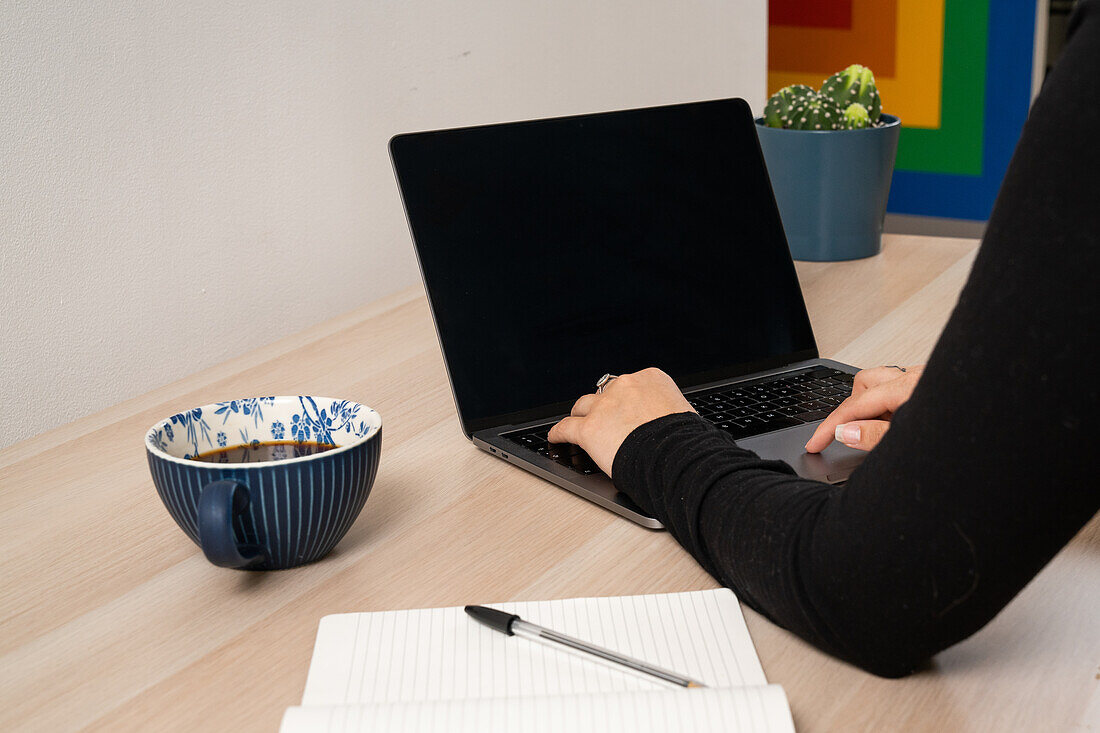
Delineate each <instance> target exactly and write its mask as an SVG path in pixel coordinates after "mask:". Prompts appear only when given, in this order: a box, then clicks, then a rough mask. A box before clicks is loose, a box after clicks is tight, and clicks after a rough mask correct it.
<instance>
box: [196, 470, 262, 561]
mask: <svg viewBox="0 0 1100 733" xmlns="http://www.w3.org/2000/svg"><path fill="white" fill-rule="evenodd" d="M249 501H250V497H249V495H248V489H247V488H245V486H244V484H240V483H237V482H236V481H229V480H221V481H214V482H212V483H209V484H207V485H206V486H204V487H203V488H202V494H201V495H200V496H199V544H200V545H202V551H203V554H205V555H206V559H207V560H209V561H210V562H212V563H214V564H215V565H217V566H218V567H222V568H241V569H243V568H249V567H252V566H253V565H259V564H261V563H266V562H268V560H270V558H269V557H268V554H267V550H265V549H264V548H263V547H261V546H260V545H250V544H245V543H240V542H237V540H236V538H235V537H234V536H233V519H234V518H235V517H236V516H237V515H238V514H240V513H241V512H243V511H244V510H245V509H247V508H248V502H249Z"/></svg>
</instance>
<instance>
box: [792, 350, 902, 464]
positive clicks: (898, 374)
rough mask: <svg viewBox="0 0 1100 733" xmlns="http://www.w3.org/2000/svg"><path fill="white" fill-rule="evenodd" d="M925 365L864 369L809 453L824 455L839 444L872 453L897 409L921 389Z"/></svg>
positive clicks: (812, 442)
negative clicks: (834, 441)
mask: <svg viewBox="0 0 1100 733" xmlns="http://www.w3.org/2000/svg"><path fill="white" fill-rule="evenodd" d="M923 371H924V365H923V364H921V365H919V366H911V367H906V368H905V369H904V370H903V369H902V368H901V367H894V366H888V367H886V366H881V367H875V368H874V369H864V370H863V371H861V372H859V373H857V374H856V378H855V380H854V382H853V383H852V396H851V397H849V398H848V399H846V400H844V401H843V402H841V403H840V404H839V405H838V406H837V408H836V409H835V410H833V411H832V413H831V414H830V415H829V416H828V417H827V418H825V419H824V420H823V421H822V423H821V424H820V425H818V426H817V430H816V431H815V432H814V434H813V436H812V437H811V438H810V440H809V441H808V442H807V443H806V451H807V452H809V453H820V452H821V451H823V450H825V448H826V447H827V446H828V445H829V443H832V442H833V440H834V439H835V440H838V441H840V442H841V443H844V445H847V446H849V447H851V448H859V449H860V450H871V449H872V448H874V447H875V446H876V445H878V442H879V441H880V440H882V436H883V435H886V431H887V430H889V429H890V420H891V418H893V417H894V413H895V412H897V409H898V408H899V407H901V406H902V405H903V404H905V402H906V400H908V399H909V395H911V394H913V388H914V387H916V386H917V380H919V379H920V375H921V373H922V372H923Z"/></svg>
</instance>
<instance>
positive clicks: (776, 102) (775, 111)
mask: <svg viewBox="0 0 1100 733" xmlns="http://www.w3.org/2000/svg"><path fill="white" fill-rule="evenodd" d="M816 94H817V92H815V91H814V90H813V89H811V88H810V87H808V86H806V85H805V84H792V85H791V86H789V87H783V88H782V89H780V90H779V91H778V92H776V93H775V94H773V95H772V96H771V98H770V99H769V100H768V104H767V106H766V107H764V123H765V124H766V125H767V126H768V127H790V123H791V109H792V108H793V107H794V106H796V105H797V104H799V103H801V102H802V101H804V100H805V98H806V97H808V96H812V95H816Z"/></svg>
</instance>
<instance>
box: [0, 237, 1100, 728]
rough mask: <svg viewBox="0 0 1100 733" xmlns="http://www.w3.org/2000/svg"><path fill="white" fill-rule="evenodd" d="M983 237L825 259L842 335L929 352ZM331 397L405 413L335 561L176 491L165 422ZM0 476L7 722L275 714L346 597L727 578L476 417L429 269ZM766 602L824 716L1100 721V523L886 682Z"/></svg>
mask: <svg viewBox="0 0 1100 733" xmlns="http://www.w3.org/2000/svg"><path fill="white" fill-rule="evenodd" d="M974 251H975V243H974V242H972V241H969V240H950V239H931V238H919V237H888V238H887V243H886V247H885V251H884V253H883V254H882V255H880V256H879V257H876V258H873V259H870V260H865V261H860V262H850V263H837V264H813V263H800V264H799V266H798V270H799V275H800V277H801V279H802V284H803V287H804V289H805V292H806V299H807V302H808V305H809V310H810V315H811V317H812V319H813V325H814V329H815V331H816V332H817V336H818V342H819V344H820V349H821V352H822V354H823V355H826V356H834V357H836V358H838V359H841V360H843V361H847V362H849V363H852V364H857V365H864V366H870V365H875V364H880V363H903V364H904V363H910V362H917V361H921V360H923V359H924V358H925V357H926V355H927V354H928V352H929V351H930V350H931V348H932V345H933V343H934V342H935V339H936V336H937V334H938V332H939V330H940V328H941V327H942V325H943V323H944V322H945V320H946V318H947V316H948V314H949V312H950V310H951V308H952V306H953V304H954V301H955V299H956V296H957V294H958V291H959V289H960V287H961V285H962V284H963V282H964V279H965V277H966V274H967V272H968V270H969V268H970V265H971V262H972V261H973V254H974ZM310 393H313V394H325V395H334V396H342V397H347V398H349V399H354V400H358V401H360V402H364V403H366V404H369V405H371V406H373V407H376V408H377V409H378V410H379V411H380V412H381V414H382V417H383V420H384V424H385V432H384V435H385V445H384V450H383V454H382V466H381V470H380V472H379V475H378V480H377V483H376V484H375V487H374V492H373V494H372V495H371V497H370V500H369V501H368V502H367V505H366V508H365V509H364V511H363V513H362V515H361V516H360V517H359V520H358V522H357V523H356V524H355V525H354V526H353V527H352V529H351V531H350V532H349V534H348V535H347V537H345V538H344V540H343V542H342V543H341V544H340V545H339V547H337V548H336V550H335V552H333V554H332V555H330V556H329V557H328V558H327V559H325V560H323V561H321V562H320V563H317V564H314V565H312V566H309V567H304V568H299V569H296V570H288V571H282V572H272V573H249V572H236V571H230V570H222V569H218V568H215V567H213V566H211V565H210V564H208V563H207V562H206V561H205V560H204V559H203V557H202V555H201V553H200V552H199V550H198V548H196V547H195V546H194V545H193V544H192V543H191V542H190V540H188V539H187V538H186V537H185V536H184V534H183V533H182V532H181V531H180V530H179V529H178V528H177V527H176V525H175V524H174V523H173V522H172V520H171V519H170V518H169V516H168V513H167V512H166V511H165V509H164V508H163V506H162V505H161V503H160V500H159V499H158V498H157V496H156V494H155V492H154V490H153V485H152V482H151V480H150V478H149V474H148V469H147V467H146V463H145V454H144V447H143V444H142V440H143V437H144V433H145V431H146V429H147V428H148V427H149V426H150V425H151V424H152V423H153V422H154V421H156V420H158V419H160V418H162V417H164V416H166V415H169V414H172V413H173V412H176V411H178V410H180V409H182V408H186V407H190V406H194V405H199V404H205V403H208V402H213V401H216V400H221V399H228V398H230V397H237V396H245V395H258V394H310ZM0 487H2V489H0V730H11V729H13V728H16V729H18V728H28V729H39V730H51V731H52V730H61V729H71V728H80V727H85V726H89V727H93V728H101V729H113V730H117V729H146V730H153V729H155V730H166V729H179V730H264V731H272V730H275V728H276V727H277V725H278V722H279V720H280V717H281V716H282V714H283V709H284V708H285V707H287V706H288V705H294V704H297V703H298V702H299V701H300V699H301V695H302V691H303V688H304V684H305V678H306V671H307V669H308V667H309V660H310V653H311V650H312V646H313V639H314V634H315V633H316V630H317V622H318V620H319V619H320V618H321V616H323V615H325V614H328V613H337V612H346V611H367V610H383V609H396V608H411V607H421V606H450V605H461V604H464V603H473V602H483V601H503V600H509V599H546V598H559V597H570V596H584V595H612V594H635V593H654V592H671V591H682V590H694V589H702V588H711V587H714V585H715V583H714V581H713V580H712V579H711V578H710V577H709V576H708V575H707V574H706V573H704V572H703V571H702V570H701V569H700V568H699V566H698V565H696V563H695V562H694V560H692V559H691V558H690V557H689V556H688V555H687V554H686V553H685V552H683V551H682V550H681V549H680V548H679V546H678V545H677V544H676V543H675V542H674V541H673V540H672V538H671V537H669V535H668V534H667V533H663V532H652V531H649V530H645V529H642V528H640V527H637V526H635V525H633V524H631V523H629V522H627V521H624V520H622V519H619V518H618V517H615V516H613V515H612V514H610V513H608V512H605V511H603V510H602V509H599V508H598V507H596V506H594V505H592V504H589V503H587V502H585V501H582V500H581V499H578V498H576V497H574V496H573V495H571V494H569V493H567V492H564V491H562V490H560V489H558V488H556V487H554V486H552V485H551V484H549V483H546V482H543V481H541V480H539V479H537V478H535V477H533V476H531V475H529V474H527V473H525V472H523V471H521V470H519V469H517V468H515V467H512V466H509V465H507V464H505V463H503V462H501V461H499V460H497V459H495V458H493V457H491V456H489V455H487V454H485V453H483V452H481V451H478V450H476V449H475V448H473V446H471V445H470V444H469V443H468V442H467V441H466V440H465V438H463V437H462V435H461V433H460V431H459V427H458V421H457V417H456V415H455V410H454V404H453V402H452V399H451V394H450V391H449V389H448V386H447V379H446V375H445V373H444V370H443V361H442V359H441V358H440V353H439V349H438V347H437V345H436V337H435V332H434V330H433V328H432V324H431V321H430V318H429V314H428V308H427V305H426V302H425V300H424V298H423V296H422V294H421V290H420V289H419V288H410V289H407V290H404V291H402V292H400V293H398V294H396V295H393V296H391V297H388V298H385V299H384V300H381V301H379V302H377V303H374V304H371V305H368V306H366V307H363V308H361V309H359V310H357V311H354V312H352V313H349V314H347V315H344V316H340V317H338V318H335V319H332V320H330V321H327V322H325V323H323V324H321V325H319V326H317V327H315V328H312V329H310V330H308V331H306V332H303V333H300V334H298V335H295V336H292V337H289V338H287V339H284V340H282V341H280V342H278V343H276V344H273V345H271V346H269V347H266V348H263V349H259V350H257V351H254V352H251V353H249V354H246V355H245V356H242V357H240V358H236V359H232V360H230V361H228V362H226V363H224V364H222V365H219V366H216V367H213V368H211V369H207V370H204V371H202V372H200V373H198V374H195V375H193V376H191V377H188V378H186V379H183V380H181V381H179V382H176V383H174V384H171V385H168V386H166V387H164V388H162V389H158V390H156V391H154V392H151V393H149V394H146V395H143V396H141V397H138V398H135V399H132V400H129V401H127V402H124V403H122V404H120V405H117V406H115V407H113V408H111V409H108V410H105V411H103V412H101V413H98V414H96V415H93V416H91V417H88V418H85V419H82V420H78V421H76V422H74V423H71V424H68V425H65V426H62V427H60V428H57V429H55V430H53V431H50V432H49V433H46V434H44V435H42V436H39V437H36V438H33V439H31V440H27V441H24V442H22V443H19V444H17V445H15V446H12V447H10V448H8V449H6V450H4V451H2V452H0ZM1036 488H1037V490H1041V487H1036ZM517 506H521V507H522V508H523V510H522V511H518V512H517V511H515V507H517ZM746 614H747V616H748V622H749V627H750V629H751V631H752V635H753V639H754V640H755V642H756V646H757V649H758V650H759V653H760V657H761V659H762V661H763V664H764V670H765V671H766V673H767V675H768V679H769V680H771V681H773V682H778V683H781V684H782V685H783V686H784V687H785V688H786V690H787V694H788V696H789V697H790V701H791V706H792V709H793V711H794V717H795V722H796V724H797V725H798V727H799V729H800V730H803V731H809V730H853V729H923V730H1005V729H1015V730H1040V729H1051V730H1066V729H1069V728H1072V727H1073V726H1074V725H1076V724H1081V723H1084V721H1085V720H1086V719H1088V720H1091V721H1093V722H1094V723H1095V721H1096V720H1097V719H1098V718H1100V694H1098V692H1097V690H1098V685H1100V683H1098V682H1097V678H1098V677H1100V668H1098V665H1100V521H1093V522H1092V523H1091V525H1090V526H1089V527H1088V528H1086V529H1085V530H1084V531H1083V532H1082V533H1081V534H1080V535H1079V536H1078V537H1077V538H1076V539H1075V540H1074V542H1073V543H1072V544H1071V545H1070V546H1069V547H1068V548H1066V549H1065V550H1064V551H1063V552H1062V553H1061V554H1060V555H1059V556H1058V557H1057V558H1056V559H1055V560H1054V561H1053V562H1052V563H1051V565H1050V566H1049V567H1048V568H1047V569H1046V570H1044V571H1043V572H1042V574H1041V575H1040V576H1039V577H1038V578H1037V579H1036V580H1035V582H1033V583H1032V584H1031V585H1030V586H1028V588H1027V589H1026V590H1025V591H1024V592H1023V593H1022V594H1021V596H1020V597H1019V598H1017V599H1016V600H1015V601H1014V602H1013V603H1012V604H1011V606H1009V608H1008V609H1007V610H1006V611H1005V612H1004V613H1002V614H1001V615H1000V616H999V617H998V618H997V619H996V620H994V622H993V623H991V624H990V625H989V626H988V627H987V628H986V629H984V630H982V631H981V632H980V633H979V634H977V635H976V636H975V637H973V638H972V639H970V640H968V641H966V642H964V643H962V644H960V645H958V646H956V647H955V648H953V649H951V650H949V651H947V652H945V653H943V654H941V655H939V657H937V659H936V661H935V665H934V667H933V668H932V669H931V670H930V671H927V672H923V673H921V674H919V675H917V676H915V677H912V678H910V679H906V680H901V681H897V680H882V679H878V678H875V677H872V676H871V675H868V674H865V673H863V672H861V671H859V670H857V669H855V668H853V667H850V666H848V665H846V664H843V663H841V662H838V661H836V660H834V659H831V658H829V657H827V656H826V655H824V654H822V653H820V652H818V651H816V650H814V649H813V648H811V647H809V646H808V645H806V644H804V643H802V642H801V641H799V640H798V639H796V638H795V637H794V636H792V635H790V634H789V633H787V632H785V631H783V630H781V629H778V628H776V627H775V626H773V625H772V624H771V623H769V622H768V621H766V620H764V619H763V618H761V617H759V616H758V615H756V614H754V613H753V612H751V611H748V610H747V609H746ZM1094 729H1095V728H1094Z"/></svg>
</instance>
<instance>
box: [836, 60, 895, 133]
mask: <svg viewBox="0 0 1100 733" xmlns="http://www.w3.org/2000/svg"><path fill="white" fill-rule="evenodd" d="M821 93H822V94H824V95H826V96H828V97H831V98H832V99H833V100H834V101H835V102H836V103H837V105H839V106H840V108H841V109H844V110H846V109H847V108H848V106H849V105H851V104H853V103H859V104H861V105H863V106H864V107H865V108H866V109H867V115H868V117H869V118H870V122H871V123H875V122H878V118H879V116H880V115H881V114H882V100H881V98H880V97H879V93H878V88H877V87H876V86H875V75H874V74H872V73H871V70H870V69H868V68H867V67H866V66H860V65H859V64H852V65H851V66H849V67H848V68H847V69H844V70H843V71H838V72H837V73H835V74H833V75H832V76H830V77H829V78H828V79H826V80H825V81H824V82H823V83H822V85H821Z"/></svg>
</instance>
